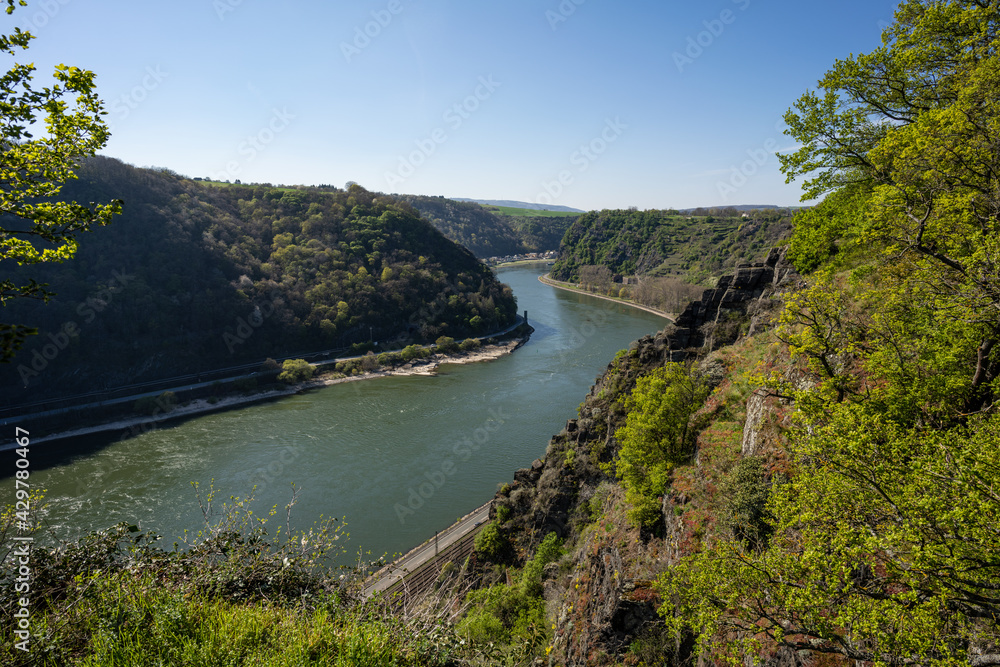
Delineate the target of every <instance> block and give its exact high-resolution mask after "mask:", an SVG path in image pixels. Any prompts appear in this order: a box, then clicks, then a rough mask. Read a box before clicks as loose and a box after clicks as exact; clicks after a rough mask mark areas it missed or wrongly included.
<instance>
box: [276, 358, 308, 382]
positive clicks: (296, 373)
mask: <svg viewBox="0 0 1000 667" xmlns="http://www.w3.org/2000/svg"><path fill="white" fill-rule="evenodd" d="M281 369H282V370H281V372H280V373H278V381H279V382H287V383H288V384H295V383H296V382H306V381H307V380H311V379H312V376H313V373H315V372H316V369H315V368H314V367H313V366H312V364H310V363H309V362H308V361H306V360H305V359H285V361H284V363H282V364H281Z"/></svg>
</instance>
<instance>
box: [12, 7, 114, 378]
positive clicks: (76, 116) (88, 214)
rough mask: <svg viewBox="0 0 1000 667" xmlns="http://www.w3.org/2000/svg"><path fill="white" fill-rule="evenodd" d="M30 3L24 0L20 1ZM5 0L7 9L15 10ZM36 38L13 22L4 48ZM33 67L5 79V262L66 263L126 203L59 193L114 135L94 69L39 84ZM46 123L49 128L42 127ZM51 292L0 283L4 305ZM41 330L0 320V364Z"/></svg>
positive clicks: (61, 72) (59, 74) (58, 74)
mask: <svg viewBox="0 0 1000 667" xmlns="http://www.w3.org/2000/svg"><path fill="white" fill-rule="evenodd" d="M17 4H19V5H21V6H26V5H27V3H26V2H25V1H24V0H18V3H17ZM14 7H15V3H14V0H8V2H7V8H6V10H7V14H11V13H13V11H14ZM32 39H34V37H33V36H32V35H31V33H29V32H23V31H22V30H21V29H20V28H15V29H14V32H13V33H11V34H9V35H0V52H3V53H6V54H8V55H10V56H12V57H15V58H16V57H17V56H18V50H27V48H28V44H29V42H30V41H31V40H32ZM34 72H35V66H34V65H33V64H30V63H28V64H19V63H15V64H14V65H13V67H11V68H10V69H9V70H8V71H7V72H6V73H5V74H4V75H3V77H2V78H0V118H2V121H0V217H2V218H3V227H0V262H2V263H3V264H5V265H7V266H9V265H11V264H12V263H14V264H17V265H18V266H24V265H32V264H40V263H43V262H61V261H63V260H65V259H68V258H70V257H72V256H73V254H74V253H75V252H76V249H77V241H76V235H77V234H78V233H80V232H85V231H88V230H89V229H90V228H91V227H92V226H95V225H97V226H100V225H106V224H108V223H109V222H111V217H112V216H113V215H115V214H116V213H119V212H120V211H121V202H120V201H119V200H113V201H112V202H111V203H109V204H90V205H89V206H84V205H81V204H78V203H76V202H75V201H63V200H61V199H60V198H59V195H60V192H61V190H62V186H63V184H64V183H65V182H66V181H68V180H72V179H74V178H76V174H75V173H74V171H75V169H76V168H77V167H78V166H79V161H80V159H81V158H84V157H88V156H92V155H94V154H95V153H96V152H97V151H98V150H100V149H101V148H103V147H104V145H105V144H106V143H107V141H108V137H109V133H108V128H107V126H106V125H105V123H104V121H103V120H102V118H101V116H102V115H103V113H104V111H103V105H102V103H101V100H100V98H99V97H98V96H97V91H96V90H95V83H94V73H93V72H90V71H87V70H82V69H79V68H77V67H69V66H67V65H58V66H56V68H55V71H54V72H53V75H52V76H53V79H54V80H55V82H54V83H53V84H52V85H51V86H47V87H43V88H39V87H37V86H36V85H34V84H33V82H32V81H33V78H34ZM39 128H44V129H41V130H40V129H39ZM51 296H52V293H51V292H49V291H48V290H46V289H45V285H44V284H39V283H38V282H37V281H36V280H34V279H29V278H24V279H22V280H21V281H18V280H14V279H9V278H5V279H4V280H2V281H0V305H2V306H6V305H8V302H10V301H11V300H13V299H22V298H30V299H41V300H43V301H44V300H48V299H49V298H50V297H51ZM37 333H38V330H37V329H36V328H34V327H30V326H26V325H24V324H8V323H0V362H8V361H10V360H11V358H12V357H13V355H14V353H15V352H16V351H17V350H18V349H20V347H21V346H22V345H23V344H24V340H25V338H26V337H27V336H30V335H35V334H37Z"/></svg>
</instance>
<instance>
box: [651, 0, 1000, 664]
mask: <svg viewBox="0 0 1000 667" xmlns="http://www.w3.org/2000/svg"><path fill="white" fill-rule="evenodd" d="M998 35H1000V7H998V6H997V5H996V3H986V2H974V1H954V2H936V1H930V0H907V1H906V2H903V3H902V4H901V5H900V6H899V8H898V9H897V12H896V21H895V23H894V24H893V25H892V26H890V27H889V28H888V29H887V30H886V31H885V33H884V35H883V46H882V47H881V48H879V49H877V50H875V51H874V52H872V53H870V54H862V55H859V56H855V57H851V58H848V59H846V60H842V61H838V62H837V63H836V64H835V66H834V68H833V69H832V70H831V71H830V72H828V73H827V75H826V76H825V77H824V78H823V79H822V80H821V81H820V87H821V89H822V92H821V93H820V94H817V93H808V94H806V95H804V96H803V97H802V98H801V99H800V100H799V101H798V102H797V103H796V105H795V109H794V110H793V111H790V112H789V113H788V115H787V116H786V120H787V122H788V125H789V128H790V134H791V135H792V136H793V137H794V138H795V139H796V140H797V141H798V142H799V143H801V145H802V148H801V149H799V150H798V151H797V152H795V153H793V154H791V155H787V156H780V157H781V160H782V168H783V170H784V171H785V173H786V174H787V175H788V176H789V178H790V179H791V178H794V177H797V176H800V175H809V176H810V179H809V180H807V181H806V183H805V185H804V190H805V198H814V197H818V196H821V195H824V194H828V193H829V196H828V197H827V200H826V201H825V202H824V203H823V205H822V206H820V207H817V209H816V210H815V211H813V212H812V213H808V214H804V215H800V216H798V217H797V219H796V223H795V232H794V236H793V239H792V242H791V250H792V252H793V258H794V259H796V261H797V262H798V263H799V265H800V267H802V268H803V269H813V268H816V267H819V269H820V270H819V271H818V272H817V273H815V274H814V275H813V276H812V282H813V284H812V285H811V286H810V287H809V288H808V289H806V290H804V291H802V292H800V293H799V294H797V295H795V296H793V297H792V298H790V299H788V301H787V303H786V308H785V311H784V313H783V315H782V317H781V326H780V328H779V337H780V338H782V339H783V340H784V341H785V343H786V344H787V346H788V349H789V351H790V352H791V355H792V361H793V364H794V367H793V368H792V369H789V372H787V373H783V374H780V373H776V374H774V375H773V376H772V377H771V378H769V379H768V380H767V383H766V384H767V385H768V386H769V387H770V389H771V390H772V391H773V392H775V393H777V394H780V395H782V396H783V397H784V398H785V399H787V400H789V401H790V402H792V403H793V404H794V406H795V412H794V414H793V424H794V427H793V429H792V430H791V432H790V433H789V434H788V435H789V437H788V439H789V450H790V451H789V454H790V457H791V460H792V474H791V476H790V480H789V481H788V483H787V484H780V485H776V486H773V487H772V489H771V491H770V494H769V498H768V500H767V503H766V507H765V508H764V511H763V512H760V513H759V516H760V517H761V519H763V526H762V525H758V528H763V530H764V532H765V533H766V534H769V535H770V539H769V542H768V545H767V547H766V548H764V549H759V548H757V547H758V546H759V545H755V544H752V543H751V544H748V543H747V542H746V541H745V540H740V539H738V537H739V536H736V537H726V536H724V535H723V536H718V537H717V538H716V539H714V540H710V541H708V542H707V543H705V544H703V548H702V550H701V551H700V552H699V553H697V554H695V555H692V556H689V557H687V558H685V559H683V560H682V561H681V563H680V564H679V565H678V566H677V567H674V568H671V570H669V571H668V572H667V573H666V574H664V575H663V577H662V578H661V580H660V587H661V592H662V593H663V594H664V596H665V599H668V600H670V602H669V603H667V604H665V605H664V606H663V608H662V609H661V613H662V614H663V615H664V616H665V618H666V619H667V621H668V623H669V624H671V625H672V626H673V627H675V629H677V630H681V629H682V628H687V629H688V630H690V631H693V632H694V634H695V636H696V637H697V639H698V643H699V646H700V648H701V650H702V651H704V652H713V653H714V654H715V655H726V656H728V657H729V658H730V659H732V660H742V659H743V657H745V656H746V655H748V653H747V652H748V651H760V650H762V649H773V648H775V647H776V646H779V645H783V646H785V647H789V648H791V649H794V650H808V651H811V652H823V653H836V654H840V655H842V656H845V657H847V658H848V659H851V660H856V661H864V662H870V663H873V664H878V665H889V664H893V665H895V664H935V665H944V664H954V665H959V664H961V665H969V664H972V665H991V664H1000V655H998V651H997V650H996V647H997V646H998V645H1000V626H998V624H997V620H996V619H997V618H998V617H1000V595H998V594H997V591H1000V546H998V545H1000V527H998V523H997V520H996V517H997V516H1000V496H998V495H997V493H996V489H997V488H1000V447H998V446H997V444H998V442H1000V416H998V414H997V412H996V401H995V397H996V392H997V389H998V375H1000V355H998V352H997V349H996V347H997V346H996V345H995V343H996V341H997V339H998V337H1000V318H998V316H997V311H998V310H1000V216H998V215H997V211H998V210H1000V180H998V174H1000V153H998V152H997V151H996V150H995V147H996V146H997V145H1000V113H998V112H1000V107H998V100H1000V95H998V94H997V93H998V92H1000V51H998V47H1000V39H998ZM834 250H835V251H836V253H835V254H836V255H839V256H840V259H839V260H837V262H834V263H833V264H832V265H831V264H830V263H828V260H829V257H830V256H831V253H832V252H833V251H834ZM841 251H848V252H844V253H843V254H842V253H841ZM841 260H847V261H841ZM845 268H849V269H850V270H849V271H844V269H845ZM838 271H839V274H838V273H837V272H838ZM751 482H753V484H752V486H753V487H754V489H755V492H754V496H755V497H754V498H753V499H752V500H753V503H752V505H753V506H754V507H759V505H760V499H761V496H762V493H763V489H762V486H761V484H760V479H759V478H758V479H756V480H751ZM755 511H756V510H755ZM765 526H766V527H765Z"/></svg>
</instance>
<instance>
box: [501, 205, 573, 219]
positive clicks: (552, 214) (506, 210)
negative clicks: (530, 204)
mask: <svg viewBox="0 0 1000 667" xmlns="http://www.w3.org/2000/svg"><path fill="white" fill-rule="evenodd" d="M483 208H487V209H489V210H491V211H497V212H498V213H502V214H503V215H520V216H526V217H529V218H564V217H570V216H578V215H583V214H582V213H573V212H571V211H537V210H535V209H532V208H513V207H512V206H484V207H483Z"/></svg>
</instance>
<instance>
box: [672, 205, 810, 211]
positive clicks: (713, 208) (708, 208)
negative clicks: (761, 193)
mask: <svg viewBox="0 0 1000 667" xmlns="http://www.w3.org/2000/svg"><path fill="white" fill-rule="evenodd" d="M730 208H731V209H733V210H735V211H739V212H740V213H743V212H744V211H762V210H770V209H788V210H792V211H794V210H795V209H799V208H808V207H805V206H777V205H775V204H737V205H735V206H698V207H695V208H682V209H681V210H680V211H679V212H680V213H693V212H695V211H723V210H726V209H730Z"/></svg>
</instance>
